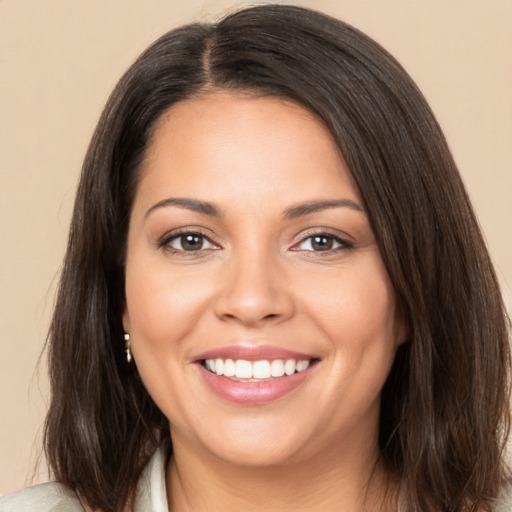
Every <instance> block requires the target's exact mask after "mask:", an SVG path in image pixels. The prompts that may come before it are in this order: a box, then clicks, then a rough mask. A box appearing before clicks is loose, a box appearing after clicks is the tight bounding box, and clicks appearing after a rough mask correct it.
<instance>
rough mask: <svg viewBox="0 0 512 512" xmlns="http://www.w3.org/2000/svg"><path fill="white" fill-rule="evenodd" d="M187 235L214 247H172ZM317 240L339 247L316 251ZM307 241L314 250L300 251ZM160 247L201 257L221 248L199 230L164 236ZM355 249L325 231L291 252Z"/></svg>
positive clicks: (294, 247)
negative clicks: (315, 242) (188, 249)
mask: <svg viewBox="0 0 512 512" xmlns="http://www.w3.org/2000/svg"><path fill="white" fill-rule="evenodd" d="M187 235H190V236H195V237H198V238H200V239H201V240H202V241H203V244H204V242H205V241H206V242H207V243H209V244H210V245H211V246H212V247H208V248H204V249H203V248H202V247H201V248H200V249H197V250H192V251H187V250H186V249H177V248H175V247H172V245H171V243H172V242H174V241H176V240H179V239H180V238H182V237H185V236H187ZM315 238H324V239H327V240H328V241H330V242H332V243H333V244H338V247H334V248H328V249H325V250H318V251H315V250H314V249H313V245H312V244H313V243H314V242H313V239H315ZM307 241H309V245H310V247H312V249H300V246H301V245H302V244H304V243H306V242H307ZM158 247H159V248H161V249H164V250H166V251H169V252H171V253H173V254H178V253H179V254H184V255H185V254H187V255H190V256H199V255H201V254H203V253H204V252H206V251H211V250H217V249H219V248H220V247H219V245H218V244H216V243H215V242H213V241H212V240H211V238H210V237H209V236H208V235H206V234H205V233H202V232H201V231H199V230H180V231H178V232H174V233H172V234H168V235H164V237H162V239H160V241H159V242H158ZM353 248H354V245H353V244H352V243H351V242H349V241H348V240H346V239H344V238H341V237H340V236H339V235H335V234H333V233H329V232H327V231H325V230H324V231H317V232H313V233H308V234H307V236H303V237H302V238H301V240H300V241H299V242H298V243H296V244H295V245H294V246H293V247H292V248H291V250H292V251H295V252H309V253H316V254H318V255H328V254H333V253H335V252H338V251H343V250H350V249H353Z"/></svg>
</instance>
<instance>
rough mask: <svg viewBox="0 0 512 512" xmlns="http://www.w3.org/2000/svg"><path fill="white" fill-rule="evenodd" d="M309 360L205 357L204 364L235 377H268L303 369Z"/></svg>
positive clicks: (220, 372)
mask: <svg viewBox="0 0 512 512" xmlns="http://www.w3.org/2000/svg"><path fill="white" fill-rule="evenodd" d="M310 363H311V361H310V360H301V361H296V360H295V359H286V360H285V359H274V360H272V361H266V360H263V361H254V362H252V361H245V360H243V359H238V360H236V361H234V360H233V359H206V360H205V366H206V368H207V369H208V370H210V371H211V372H212V373H216V374H217V375H224V376H225V377H236V378H237V379H268V378H270V377H283V376H284V375H293V374H294V373H295V372H297V373H298V372H302V371H304V370H305V369H306V368H307V367H308V366H309V365H310Z"/></svg>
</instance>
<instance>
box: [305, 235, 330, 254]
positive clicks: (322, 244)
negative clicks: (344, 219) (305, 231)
mask: <svg viewBox="0 0 512 512" xmlns="http://www.w3.org/2000/svg"><path fill="white" fill-rule="evenodd" d="M333 246H334V239H333V237H332V236H323V235H321V236H313V237H311V248H312V249H313V250H314V251H328V250H329V249H332V248H333Z"/></svg>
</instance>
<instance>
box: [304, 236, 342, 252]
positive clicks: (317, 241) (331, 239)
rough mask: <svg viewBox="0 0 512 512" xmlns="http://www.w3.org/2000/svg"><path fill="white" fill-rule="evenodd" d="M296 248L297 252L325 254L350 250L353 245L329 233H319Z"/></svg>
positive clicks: (309, 237) (305, 239)
mask: <svg viewBox="0 0 512 512" xmlns="http://www.w3.org/2000/svg"><path fill="white" fill-rule="evenodd" d="M295 247H296V248H295V250H298V251H313V252H325V251H333V250H336V249H340V248H345V249H348V248H351V247H352V244H350V243H349V242H347V241H345V240H343V239H341V238H339V237H337V236H334V235H331V234H329V233H318V234H315V235H311V236H308V237H307V238H304V240H302V242H300V244H298V245H296V246H295Z"/></svg>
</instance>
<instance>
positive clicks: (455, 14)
mask: <svg viewBox="0 0 512 512" xmlns="http://www.w3.org/2000/svg"><path fill="white" fill-rule="evenodd" d="M252 3H257V2H252ZM296 3H298V4H302V5H308V6H310V7H315V8H317V9H319V10H323V11H325V12H327V13H330V14H333V15H335V16H337V17H340V18H342V19H344V20H346V21H348V22H350V23H352V24H354V25H355V26H356V27H358V28H360V29H362V30H363V31H365V32H367V33H368V34H369V35H371V36H372V37H374V38H375V39H376V40H377V41H379V42H380V43H382V44H383V45H384V46H385V47H386V48H387V49H388V50H390V51H391V52H392V53H393V54H394V55H395V56H396V57H397V58H398V59H399V60H400V61H401V62H402V64H403V65H404V66H405V67H406V69H407V70H408V71H409V72H410V73H411V75H412V76H413V78H414V79H415V80H416V81H417V83H418V84H419V86H420V88H421V89H422V90H423V92H424V93H425V95H426V97H427V99H428V100H429V102H430V104H431V106H432V107H433V109H434V111H435V113H436V114H437V116H438V119H439V121H440V123H441V125H442V126H443V128H444V130H445V133H446V135H447V138H448V141H449V143H450V145H451V147H452V150H453V152H454V155H455V159H456V161H457V162H458V164H459V166H460V169H461V172H462V174H463V177H464V180H465V182H466V184H467V186H468V188H469V191H470V194H471V196H472V197H473V200H474V205H475V207H476V210H477V213H478V215H479V218H480V221H481V224H482V227H483V229H484V231H485V234H486V236H487V239H488V242H489V245H490V248H491V252H492V255H493V257H494V260H495V262H496V266H497V269H498V273H499V276H500V279H501V282H502V287H503V291H504V295H505V299H506V302H507V306H508V308H509V311H510V310H511V309H512V308H511V306H512V292H511V285H512V235H511V233H510V226H509V225H510V221H511V220H512V200H511V193H512V173H511V172H510V171H511V168H512V166H511V163H512V157H511V151H510V146H511V143H512V94H511V93H512V65H511V49H512V35H511V32H510V27H511V26H512V1H510V0H482V1H473V0H408V1H406V0H401V1H398V0H373V1H364V0H360V1H358V0H337V1H336V0H330V1H329V0H317V1H316V2H315V1H312V0H310V1H302V2H300V1H299V2H296ZM243 5H247V3H245V2H238V3H237V4H234V3H233V2H231V1H222V0H218V1H213V0H212V1H199V0H187V1H180V0H167V1H163V0H150V1H146V2H143V1H135V0H104V1H101V2H100V1H92V0H44V1H43V0H32V1H28V0H0V263H1V264H0V495H1V494H2V493H6V492H8V491H11V490H13V489H15V488H18V487H22V486H24V485H25V484H26V482H27V477H30V476H31V474H32V470H33V466H34V462H35V458H36V455H37V453H38V450H39V445H38V441H37V440H36V441H34V439H37V436H38V433H39V431H40V425H41V422H42V419H43V415H44V411H45V408H46V404H47V389H48V386H47V381H46V375H45V368H44V359H43V362H42V363H41V365H40V368H39V371H36V364H37V361H38V357H39V355H40V352H41V349H42V347H43V343H44V339H45V333H46V330H47V327H48V319H49V316H50V313H51V309H52V303H53V296H54V288H55V281H56V276H57V275H58V271H59V265H60V261H61V258H62V256H63V252H64V246H65V241H66V235H67V228H68V222H69V217H70V211H71V207H72V202H73V196H74V190H75V186H76V182H77V177H78V173H79V169H80V165H81V160H82V158H83V155H84V152H85V149H86V146H87V143H88V139H89V137H90V136H91V133H92V130H93V127H94V125H95V122H96V120H97V118H98V116H99V114H100V111H101V108H102V105H103V104H104V102H105V100H106V98H107V95H108V94H109V92H110V91H111V89H112V87H113V86H114V84H115V82H116V81H117V79H118V78H119V77H120V75H121V73H122V72H123V70H125V69H126V67H127V66H128V65H129V64H130V63H131V62H132V60H133V59H134V58H135V56H136V55H137V54H138V53H139V52H140V51H141V50H142V49H144V48H145V47H146V46H147V45H148V44H149V43H150V42H151V41H153V40H154V39H155V38H156V37H158V36H159V35H161V34H162V33H163V32H165V31H167V30H168V29H170V28H172V27H174V26H176V25H179V24H182V23H185V22H189V21H192V20H197V19H212V18H215V17H217V16H218V15H219V14H220V13H225V12H226V11H227V10H232V9H234V8H235V7H236V6H243ZM41 475H42V476H39V477H37V478H44V472H43V473H41Z"/></svg>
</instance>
